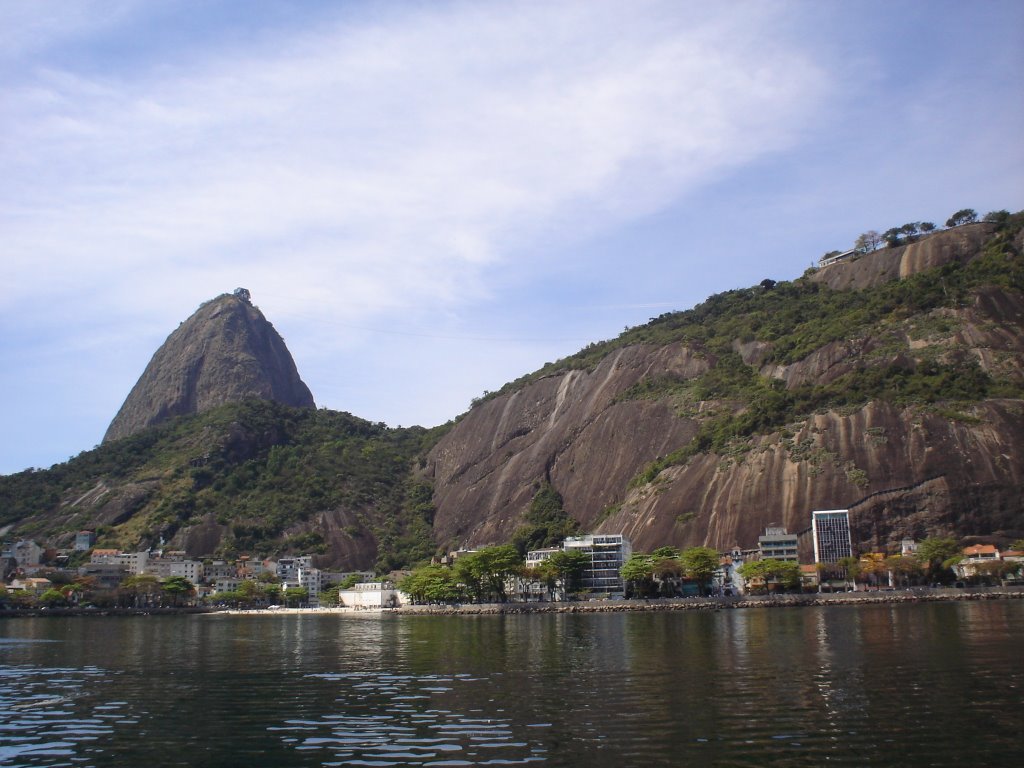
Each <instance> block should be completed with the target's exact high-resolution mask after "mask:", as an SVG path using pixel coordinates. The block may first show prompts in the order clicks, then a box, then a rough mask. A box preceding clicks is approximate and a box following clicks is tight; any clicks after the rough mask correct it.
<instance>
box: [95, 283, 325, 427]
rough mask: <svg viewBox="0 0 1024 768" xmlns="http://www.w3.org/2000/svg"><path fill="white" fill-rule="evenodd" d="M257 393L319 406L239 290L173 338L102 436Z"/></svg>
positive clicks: (206, 308)
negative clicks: (315, 403)
mask: <svg viewBox="0 0 1024 768" xmlns="http://www.w3.org/2000/svg"><path fill="white" fill-rule="evenodd" d="M251 397H256V398H261V399H264V400H274V401H276V402H279V403H282V404H284V405H291V406H295V407H299V408H312V407H314V402H313V396H312V394H310V391H309V388H308V387H307V386H306V385H305V384H304V383H303V381H302V379H301V378H299V372H298V371H297V370H296V368H295V362H294V361H293V360H292V356H291V354H290V353H289V352H288V348H287V347H286V346H285V343H284V340H283V339H282V338H281V336H280V334H278V332H277V331H276V330H275V329H274V326H273V325H271V324H270V323H269V322H268V321H267V319H266V318H265V317H264V316H263V313H262V312H260V310H259V309H258V308H256V307H255V306H253V305H252V303H251V302H250V300H249V292H248V291H246V290H245V289H244V288H240V289H238V290H237V291H235V292H234V293H233V294H224V295H222V296H218V297H217V298H216V299H213V300H212V301H209V302H207V303H205V304H203V305H202V306H201V307H200V308H199V309H198V310H197V311H196V312H195V314H193V315H192V316H191V317H190V318H189V319H188V320H186V321H185V322H184V323H182V324H181V325H180V326H179V327H178V329H177V330H176V331H174V332H173V333H172V334H171V335H170V336H168V337H167V341H165V342H164V343H163V345H162V346H161V347H160V349H158V350H157V352H156V354H155V355H153V358H152V360H150V362H149V365H148V366H146V370H145V372H144V373H143V374H142V377H141V378H140V379H139V381H138V383H136V385H135V386H134V387H133V388H132V391H131V393H130V394H129V395H128V398H127V399H126V400H125V402H124V405H122V406H121V410H120V411H118V413H117V416H115V417H114V420H113V421H112V422H111V424H110V427H109V428H108V429H107V433H106V435H105V436H104V438H103V440H104V442H106V441H109V440H117V439H118V438H122V437H127V436H128V435H132V434H135V433H136V432H139V431H141V430H143V429H145V428H146V427H149V426H151V425H153V424H158V423H160V422H161V421H165V420H166V419H169V418H171V417H174V416H182V415H185V414H191V413H200V412H202V411H206V410H209V409H210V408H213V407H215V406H218V405H223V404H224V403H230V402H237V401H239V400H244V399H246V398H251Z"/></svg>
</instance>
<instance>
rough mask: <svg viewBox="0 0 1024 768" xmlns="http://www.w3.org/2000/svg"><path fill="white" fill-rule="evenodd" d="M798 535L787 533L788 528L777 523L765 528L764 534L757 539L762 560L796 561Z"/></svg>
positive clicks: (797, 559) (797, 558)
mask: <svg viewBox="0 0 1024 768" xmlns="http://www.w3.org/2000/svg"><path fill="white" fill-rule="evenodd" d="M797 538H798V537H797V535H796V534H795V533H786V529H785V528H782V527H780V526H777V525H774V524H772V525H769V526H768V527H767V528H765V529H764V535H763V536H759V537H758V539H757V549H758V554H759V555H760V556H761V559H762V560H767V559H769V558H771V559H772V560H786V561H789V562H793V563H796V562H798V561H799V559H800V558H799V557H798V556H797Z"/></svg>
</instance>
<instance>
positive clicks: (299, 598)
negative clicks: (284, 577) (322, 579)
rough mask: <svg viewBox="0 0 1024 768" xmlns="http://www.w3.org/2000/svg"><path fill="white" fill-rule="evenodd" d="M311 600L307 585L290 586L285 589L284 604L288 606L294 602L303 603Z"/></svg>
mask: <svg viewBox="0 0 1024 768" xmlns="http://www.w3.org/2000/svg"><path fill="white" fill-rule="evenodd" d="M307 600H309V590H308V589H306V588H305V587H288V588H287V589H286V590H285V591H284V605H285V607H286V608H287V607H288V606H290V605H291V604H292V603H295V604H296V605H299V606H301V605H303V604H304V603H305V602H306V601H307Z"/></svg>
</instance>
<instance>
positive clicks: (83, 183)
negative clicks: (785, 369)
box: [0, 0, 1024, 473]
mask: <svg viewBox="0 0 1024 768" xmlns="http://www.w3.org/2000/svg"><path fill="white" fill-rule="evenodd" d="M1022 29H1024V3H1021V2H1019V1H1018V0H1009V1H1007V2H998V1H990V0H982V1H981V2H976V3H971V4H966V3H962V2H893V1H892V0H885V2H871V1H870V0H864V1H861V2H774V3H768V2H732V3H711V2H689V1H687V0H674V1H672V2H642V1H632V0H631V2H628V3H626V2H443V1H439V2H391V3H378V2H348V3H342V2H324V3H314V2H302V3H299V2H283V1H281V2H275V1H273V0H265V1H263V2H252V1H250V2H244V3H243V2H217V1H216V0H204V2H198V1H194V0H190V1H188V2H186V1H185V0H180V1H177V2H176V1H174V0H167V1H166V2H153V1H152V0H97V1H96V2H90V1H88V0H60V1H59V2H58V1H57V0H52V1H46V0H41V1H40V2H7V1H6V0H0V270H2V271H0V392H2V397H0V427H2V434H3V438H4V439H3V440H2V442H0V473H6V472H13V471H18V470H21V469H24V468H26V467H30V466H38V467H46V466H49V465H51V464H53V463H55V462H59V461H63V460H66V459H67V458H68V457H70V456H72V455H75V454H77V453H78V452H80V451H82V450H86V449H89V448H91V447H92V446H94V445H95V444H97V443H99V441H100V440H101V439H102V436H103V433H104V431H105V429H106V427H107V425H108V424H109V422H110V420H111V419H112V418H113V416H114V414H115V413H116V412H117V410H118V408H119V407H120V405H121V403H122V402H123V400H124V398H125V397H126V396H127V394H128V392H129V390H130V389H131V387H132V385H133V384H134V383H135V381H136V380H137V378H138V377H139V375H140V374H141V373H142V370H143V369H144V367H145V365H146V363H147V362H148V360H149V358H150V357H151V356H152V354H153V352H154V351H155V350H156V349H157V347H159V345H160V344H161V343H162V342H163V340H164V339H165V338H166V337H167V335H168V334H169V333H170V332H171V331H173V330H174V328H176V327H177V325H178V323H179V322H181V321H182V320H184V319H185V318H186V317H188V316H189V315H190V314H191V313H192V312H193V311H194V310H195V309H196V308H197V307H198V306H199V304H201V303H202V302H203V301H205V300H207V299H209V298H212V297H213V296H216V295H218V294H220V293H224V292H227V291H231V290H233V289H235V288H236V287H240V286H243V287H246V288H248V289H249V290H250V291H251V292H252V296H253V301H254V303H256V304H257V305H258V306H259V307H260V308H261V309H262V310H263V312H264V313H265V314H266V315H267V317H268V319H269V320H270V321H271V322H272V323H274V325H275V327H276V328H277V329H278V331H279V332H280V333H281V334H282V336H283V337H284V338H285V341H286V342H287V344H288V346H289V349H290V350H291V352H292V355H293V356H294V358H295V361H296V364H297V366H298V368H299V372H300V374H301V375H302V377H303V379H304V380H305V381H306V383H307V384H308V385H309V386H310V389H311V390H312V391H313V395H314V397H315V399H316V401H317V403H318V405H322V406H326V407H328V408H332V409H337V410H345V411H349V412H351V413H354V414H356V415H358V416H361V417H363V418H367V419H370V420H373V421H383V422H386V423H388V424H391V425H404V426H409V425H412V424H422V425H424V426H432V425H435V424H439V423H443V422H445V421H447V420H448V419H451V418H453V417H455V416H456V415H458V414H459V413H461V412H463V411H464V410H466V409H467V408H468V406H469V403H470V400H471V398H473V397H475V396H477V395H480V394H481V393H482V392H484V391H485V390H490V389H497V388H498V387H500V386H501V385H502V384H504V383H505V382H507V381H509V380H511V379H513V378H516V377H518V376H520V375H522V374H524V373H527V372H529V371H532V370H535V369H537V368H538V367H540V366H541V365H543V364H544V363H545V362H547V361H550V360H555V359H557V358H559V357H562V356H564V355H567V354H570V353H572V352H574V351H576V350H578V349H579V348H581V347H583V346H585V345H586V344H587V343H589V342H591V341H597V340H601V339H606V338H611V337H614V336H616V335H617V334H618V333H619V332H621V331H622V330H623V328H625V327H627V326H632V325H638V324H641V323H643V322H646V320H647V319H648V318H649V317H653V316H657V315H659V314H661V313H662V312H666V311H669V310H673V309H686V308H688V307H691V306H693V305H694V304H696V303H698V302H699V301H701V300H703V299H704V298H705V297H707V296H708V295H710V294H712V293H717V292H719V291H723V290H727V289H730V288H735V287H741V286H747V285H752V284H754V283H757V282H759V281H760V280H761V279H763V278H765V277H771V278H774V279H791V278H794V277H796V276H798V275H800V274H801V273H802V272H803V271H804V269H805V268H806V267H807V266H809V265H810V264H811V262H812V261H814V260H815V259H817V257H818V256H820V255H821V254H822V253H824V252H826V251H828V250H831V249H834V248H845V247H848V246H849V245H851V244H852V242H853V240H854V238H855V237H856V236H857V235H858V234H859V233H860V232H862V231H864V230H866V229H879V230H882V229H887V228H888V227H890V226H894V225H900V224H903V223H905V222H907V221H921V220H930V221H935V222H937V223H939V224H941V223H942V222H944V221H945V219H946V218H947V217H948V216H949V214H950V213H952V212H953V211H955V210H957V209H959V208H962V207H972V208H975V209H977V210H978V211H979V212H980V213H985V212H987V211H989V210H994V209H1001V208H1007V209H1010V210H1020V209H1021V208H1024V142H1022V141H1021V137H1022V136H1024V88H1022V85H1021V83H1022V80H1021V77H1020V73H1021V72H1024V37H1022V36H1021V30H1022Z"/></svg>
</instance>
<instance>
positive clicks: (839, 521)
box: [811, 509, 853, 563]
mask: <svg viewBox="0 0 1024 768" xmlns="http://www.w3.org/2000/svg"><path fill="white" fill-rule="evenodd" d="M811 533H812V535H813V537H814V562H816V563H835V562H837V561H839V560H841V559H842V558H844V557H852V556H853V542H852V540H851V539H850V512H849V510H846V509H826V510H821V511H815V512H812V513H811Z"/></svg>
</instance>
